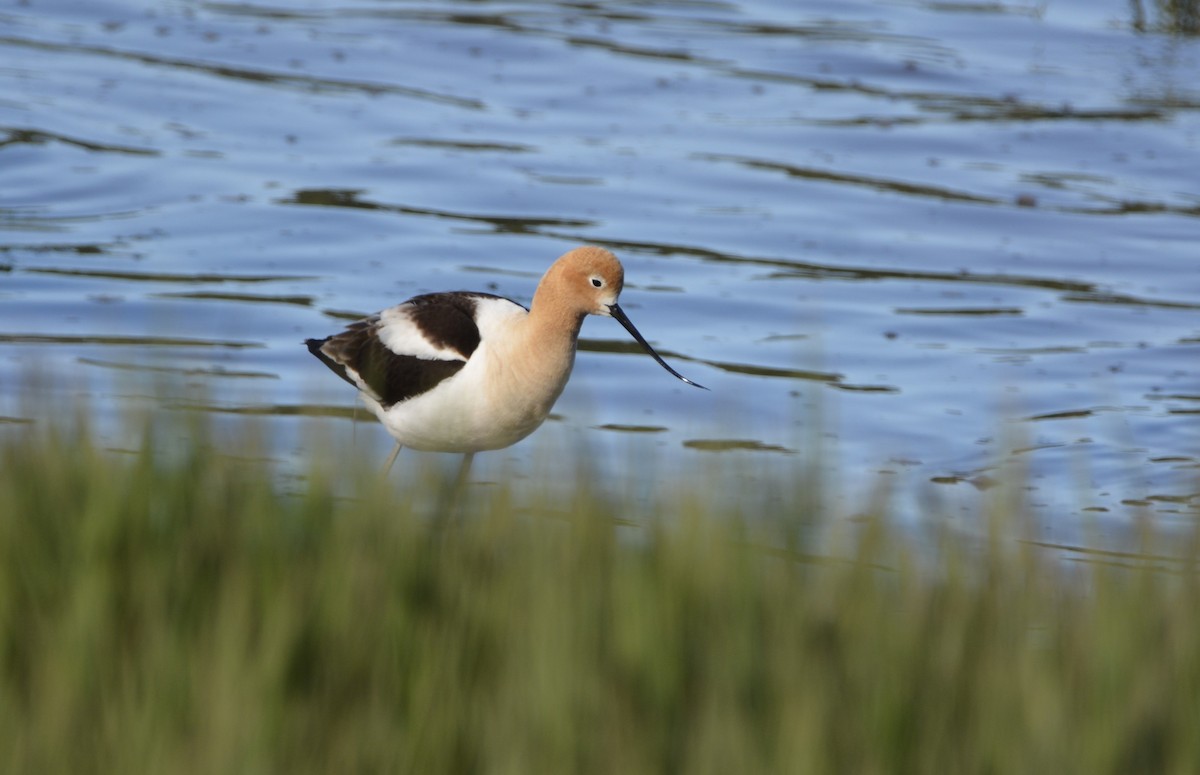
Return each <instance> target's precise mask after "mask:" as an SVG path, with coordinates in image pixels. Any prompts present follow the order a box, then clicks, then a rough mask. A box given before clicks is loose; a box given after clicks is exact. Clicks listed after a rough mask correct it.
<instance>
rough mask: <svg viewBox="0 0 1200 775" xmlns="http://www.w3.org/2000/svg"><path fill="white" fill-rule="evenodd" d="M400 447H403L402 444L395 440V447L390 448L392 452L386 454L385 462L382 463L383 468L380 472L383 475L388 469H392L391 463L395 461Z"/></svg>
mask: <svg viewBox="0 0 1200 775" xmlns="http://www.w3.org/2000/svg"><path fill="white" fill-rule="evenodd" d="M402 449H404V445H403V444H401V443H400V442H398V441H397V442H396V448H395V449H393V450H392V454H390V455H388V459H387V462H386V463H384V464H383V470H382V471H381V472H380V473H381V474H382V475H383V476H387V474H388V471H391V470H392V464H393V463H395V462H396V456H397V455H399V454H400V450H402Z"/></svg>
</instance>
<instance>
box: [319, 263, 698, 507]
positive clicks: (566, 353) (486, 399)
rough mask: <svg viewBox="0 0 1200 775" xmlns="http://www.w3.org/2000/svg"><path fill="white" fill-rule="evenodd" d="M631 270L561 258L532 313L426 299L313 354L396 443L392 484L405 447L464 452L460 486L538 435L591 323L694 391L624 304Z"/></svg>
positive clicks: (473, 299) (498, 302)
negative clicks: (483, 458) (478, 456)
mask: <svg viewBox="0 0 1200 775" xmlns="http://www.w3.org/2000/svg"><path fill="white" fill-rule="evenodd" d="M624 284H625V270H624V268H623V267H622V265H621V262H620V260H618V259H617V257H616V256H615V255H614V254H613V253H612V252H611V251H609V250H607V249H605V248H602V247H597V246H594V245H585V246H582V247H577V248H574V249H573V250H569V251H567V252H566V253H564V254H563V255H562V256H560V257H559V258H558V259H557V260H556V261H555V262H554V263H553V264H551V265H550V268H549V269H548V270H546V273H545V274H544V275H543V276H542V278H541V280H540V282H539V283H538V286H537V290H536V291H535V292H534V294H533V301H532V303H531V304H530V305H529V307H528V308H526V307H524V306H523V305H521V304H518V303H517V302H515V301H512V300H511V299H507V298H504V297H503V296H497V295H494V294H491V293H483V292H479V291H451V292H440V293H426V294H421V295H419V296H414V297H412V298H411V299H409V300H407V301H405V302H402V303H400V304H397V305H395V306H393V307H389V308H387V309H384V310H382V311H380V312H377V313H375V314H373V315H370V316H368V317H365V318H362V319H361V320H357V321H355V322H353V323H351V324H349V325H348V326H347V327H346V328H345V330H343V331H341V332H340V333H336V334H333V335H332V336H327V337H325V338H323V339H306V340H305V342H304V343H305V345H307V347H308V350H309V352H310V353H312V354H313V355H314V356H316V357H317V359H318V360H320V361H321V362H322V363H323V364H325V366H327V367H328V368H329V369H330V371H332V372H333V373H334V374H337V375H338V376H339V377H341V378H342V379H343V380H345V381H346V382H348V383H350V384H351V385H353V386H354V387H355V388H357V390H358V392H359V394H360V396H361V398H362V400H363V402H364V403H365V404H366V405H367V407H368V408H369V409H370V410H371V411H372V412H373V413H374V414H375V416H376V417H377V418H378V419H379V421H380V422H381V423H382V424H383V426H384V428H386V429H387V431H388V433H389V434H391V436H392V437H393V438H395V440H396V446H395V448H394V449H393V450H392V453H391V456H390V457H389V458H388V460H387V462H386V463H385V465H384V468H383V471H384V473H385V474H386V473H387V472H388V471H390V470H391V467H392V465H393V463H394V462H395V460H396V457H397V455H399V453H400V450H401V449H403V448H404V447H408V448H410V449H414V450H417V451H426V452H461V453H463V455H464V457H463V460H462V464H461V467H460V469H459V474H458V479H457V483H458V485H459V486H461V485H462V484H463V482H465V480H466V476H467V473H468V471H469V469H470V466H471V461H472V459H473V457H474V455H475V453H477V452H483V451H487V450H496V449H502V448H504V447H508V446H511V445H512V444H515V443H517V442H518V441H520V440H521V439H524V438H525V437H526V436H528V435H529V434H531V433H533V431H534V430H536V429H537V428H538V426H540V425H541V424H542V422H543V421H545V419H546V417H547V415H549V413H550V410H551V408H552V407H553V406H554V402H555V401H556V400H557V399H558V397H559V395H561V394H562V392H563V388H565V387H566V384H567V380H568V378H569V377H570V376H571V369H572V367H573V366H574V364H575V351H576V349H577V345H578V342H579V330H580V327H581V326H582V325H583V320H584V318H585V317H587V316H588V315H599V316H602V317H612V318H613V319H615V320H616V321H617V322H618V323H620V324H621V325H622V326H623V327H624V328H625V330H626V331H628V332H629V333H630V334H631V335H632V336H633V338H634V340H635V341H636V342H637V343H638V344H640V345H641V346H642V348H643V349H644V350H645V351H646V352H647V353H648V354H649V355H650V356H651V357H652V358H654V360H655V361H657V362H658V364H659V365H660V366H662V367H663V368H664V369H666V370H667V371H668V372H669V373H670V374H672V375H673V376H675V377H676V378H677V379H679V380H681V381H682V382H684V383H685V384H688V385H692V386H693V387H697V388H700V389H702V390H708V388H706V387H704V386H703V385H701V384H699V383H696V382H693V381H692V380H690V379H688V378H687V377H685V376H683V375H682V374H680V373H679V372H678V371H676V370H675V369H673V368H671V366H670V365H668V364H667V362H666V361H664V360H663V359H662V356H660V355H659V354H658V353H657V352H655V350H654V348H653V347H651V346H650V343H649V342H647V341H646V339H645V338H644V337H643V336H642V335H641V333H639V332H638V330H637V328H636V327H634V325H633V323H632V322H631V321H630V320H629V317H628V316H627V315H626V314H625V311H624V310H622V309H621V307H620V305H619V304H618V303H617V298H618V297H619V296H620V294H621V290H622V288H623V287H624Z"/></svg>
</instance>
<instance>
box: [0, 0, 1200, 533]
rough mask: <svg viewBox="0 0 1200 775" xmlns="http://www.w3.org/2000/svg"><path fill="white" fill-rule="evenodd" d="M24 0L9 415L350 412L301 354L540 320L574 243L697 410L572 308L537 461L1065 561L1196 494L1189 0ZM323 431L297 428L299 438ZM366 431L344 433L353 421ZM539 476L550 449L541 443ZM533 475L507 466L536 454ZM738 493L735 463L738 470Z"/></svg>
mask: <svg viewBox="0 0 1200 775" xmlns="http://www.w3.org/2000/svg"><path fill="white" fill-rule="evenodd" d="M1180 6H1181V8H1182V9H1183V10H1179V11H1177V12H1176V15H1175V16H1169V15H1166V14H1165V13H1164V12H1161V11H1159V10H1158V9H1157V8H1156V7H1143V4H1140V3H1132V4H1131V3H1127V2H1107V3H1093V2H1085V1H1084V0H1072V1H1071V2H1042V3H1036V4H1034V3H1028V4H1007V3H942V2H903V1H895V2H882V1H881V2H837V3H829V2H825V3H821V2H812V3H795V2H792V0H775V1H774V2H771V1H769V0H765V1H763V2H702V1H695V2H690V1H685V0H680V1H677V2H670V1H667V0H662V1H658V2H656V1H654V0H642V1H640V2H616V3H604V4H603V5H599V4H580V3H552V2H542V1H541V0H539V1H538V2H491V1H490V0H476V1H474V2H337V3H335V2H330V1H328V0H326V1H324V2H320V1H316V0H314V1H311V2H298V1H297V2H275V3H270V4H248V3H237V2H230V3H216V2H207V3H206V2H191V1H189V2H184V1H182V0H178V1H172V0H157V2H153V3H142V2H137V3H135V2H119V1H116V2H105V1H102V0H101V1H98V0H86V2H85V1H84V0H76V2H65V1H64V2H42V1H41V0H24V2H20V3H18V4H16V5H10V6H9V7H8V8H7V9H6V10H5V11H3V12H0V28H2V29H3V32H2V33H0V180H3V185H2V186H0V364H3V366H2V371H0V380H2V382H0V416H3V417H4V418H6V419H10V420H18V421H19V420H29V419H40V418H39V417H34V416H32V415H33V414H34V413H33V412H32V411H31V410H29V409H28V407H27V405H26V404H25V403H24V401H23V400H22V399H23V398H24V395H23V394H24V390H25V388H24V387H23V385H24V381H23V380H24V377H25V376H26V375H27V374H28V373H29V372H30V371H31V370H33V369H35V368H36V369H37V370H39V371H41V372H42V373H43V374H45V375H46V376H49V377H50V378H51V384H53V385H55V386H56V387H55V388H53V389H52V392H51V394H50V396H51V397H52V398H53V399H54V400H56V401H57V402H59V405H60V406H62V407H69V406H77V405H82V404H88V405H90V406H92V407H93V408H94V409H95V410H96V411H97V412H98V413H99V414H100V415H101V416H105V417H110V418H113V419H116V418H119V416H120V413H121V411H123V409H124V408H125V407H127V406H129V405H131V404H133V405H142V406H145V405H150V406H155V407H167V408H174V407H177V406H180V405H184V404H188V403H191V402H192V401H193V399H192V398H185V397H183V396H176V397H175V398H168V397H164V396H163V395H162V394H161V393H157V392H155V391H153V390H149V389H147V388H146V387H145V386H144V384H143V382H142V381H141V380H138V379H136V376H138V375H144V376H147V377H150V378H155V379H157V378H161V377H164V376H165V377H167V378H171V377H173V378H174V379H175V380H176V383H175V384H176V385H182V386H183V387H184V388H187V389H191V388H197V389H198V390H199V391H200V392H201V393H202V394H203V396H204V398H203V402H204V405H205V406H207V407H208V408H211V409H213V410H217V411H221V412H233V413H239V414H245V413H253V414H256V415H260V416H263V417H266V418H268V420H267V427H268V428H269V429H270V432H271V433H272V434H273V436H274V438H275V439H276V446H277V448H276V451H275V453H274V454H276V456H278V457H280V458H284V459H288V460H292V461H302V460H303V459H304V458H305V456H306V455H308V454H309V452H310V450H309V448H308V446H307V444H306V442H305V440H304V433H303V431H304V429H305V428H306V427H307V426H308V425H309V424H311V423H314V422H317V423H325V424H330V423H332V424H334V426H335V427H337V428H344V429H348V428H349V427H350V426H351V425H354V426H355V430H354V437H355V440H356V443H359V444H364V445H370V446H372V447H378V449H379V453H380V455H381V458H382V455H383V454H384V453H385V450H386V449H387V447H388V446H389V441H388V439H387V437H386V435H385V434H384V433H383V432H382V431H381V430H379V429H378V428H374V427H371V426H370V425H365V424H361V423H360V424H354V423H350V422H348V418H352V417H353V416H354V415H353V412H352V411H350V407H352V406H353V402H354V398H353V395H351V392H350V391H349V390H348V389H347V387H346V386H345V384H344V383H342V382H340V381H339V380H337V379H336V378H334V377H333V376H332V375H330V374H328V373H327V372H325V370H324V369H323V368H322V367H321V366H320V364H319V363H317V362H316V361H315V360H313V359H312V358H311V356H309V355H308V353H307V352H306V351H305V349H304V348H303V347H302V346H300V340H302V339H303V338H305V337H308V336H321V335H325V334H328V333H332V332H333V331H335V330H337V329H338V328H339V327H340V326H341V325H342V324H343V323H344V322H345V317H346V315H347V314H348V313H349V314H360V313H368V312H371V311H374V310H376V309H379V308H381V307H384V306H388V305H390V304H393V303H395V302H397V301H400V300H403V299H404V298H407V297H408V296H410V295H412V294H414V293H418V292H423V291H429V290H447V289H457V288H473V289H482V290H491V291H493V292H498V293H503V294H505V295H509V296H512V297H513V298H515V299H517V300H519V301H523V302H526V303H527V302H528V300H529V298H530V296H531V294H532V290H533V287H534V286H535V284H536V282H537V278H538V277H539V276H540V274H541V272H542V271H544V269H545V267H546V266H547V265H548V264H549V263H550V262H551V261H552V260H553V259H554V258H555V257H557V256H558V255H559V254H561V253H562V252H564V251H565V250H566V249H568V248H570V247H572V246H574V245H576V244H580V243H595V244H600V245H606V246H609V247H611V248H612V249H613V250H615V251H616V252H617V253H618V255H620V256H621V258H622V259H623V260H624V262H625V264H626V273H627V290H626V292H625V294H624V295H623V297H622V304H623V306H625V307H626V309H627V310H628V311H629V313H630V316H631V317H632V318H633V320H634V321H635V322H636V323H637V325H638V326H639V327H640V328H641V329H642V331H643V333H644V334H646V336H647V337H648V338H650V340H651V341H653V342H654V343H655V344H656V345H658V346H660V347H661V348H662V351H663V353H664V355H666V356H667V357H668V359H670V360H671V361H672V362H673V363H674V365H675V366H677V367H678V368H679V369H680V371H682V372H683V373H684V374H686V375H688V376H690V377H692V378H694V379H695V380H697V381H699V382H701V383H704V384H706V385H708V386H709V387H710V388H712V392H711V393H702V392H700V391H696V390H693V389H691V388H688V387H686V386H684V385H681V384H679V383H677V382H675V381H674V380H673V379H671V378H670V377H669V376H668V375H666V374H665V373H663V372H662V371H661V370H660V369H659V368H658V367H657V366H656V365H654V363H653V362H652V361H651V360H650V359H649V358H646V357H645V356H644V355H642V354H641V353H640V351H639V350H638V349H637V347H636V345H634V344H633V343H632V342H629V341H627V337H626V335H625V332H624V331H622V330H621V329H620V328H619V326H617V325H616V324H615V323H613V322H612V321H607V320H599V319H593V320H589V321H588V322H587V323H586V324H585V326H584V336H585V341H584V342H583V345H582V352H581V354H580V357H579V359H578V361H577V366H576V373H575V376H574V378H573V380H572V382H571V385H570V386H569V387H568V389H567V392H566V393H565V394H564V396H563V398H562V399H561V400H560V402H559V405H558V407H557V409H556V416H555V418H554V421H553V422H550V423H548V424H547V425H546V427H544V428H543V429H541V430H540V431H539V432H538V433H537V434H535V436H534V437H533V438H532V439H531V440H529V441H526V442H523V443H522V444H519V445H517V446H516V447H514V448H512V449H510V450H508V451H505V452H502V453H493V454H492V455H489V456H481V458H480V461H479V464H480V466H481V467H480V469H479V471H478V472H477V474H478V476H479V477H480V478H482V479H487V478H488V477H489V475H490V476H492V477H495V476H499V475H502V474H501V472H502V471H509V470H511V469H512V467H513V466H516V468H517V470H528V465H527V464H528V461H529V460H530V459H531V458H537V457H538V449H539V443H540V444H542V445H545V446H546V447H548V448H550V449H554V448H557V447H559V446H561V445H562V444H571V443H575V442H577V441H584V442H585V443H587V444H588V445H589V447H590V448H592V449H593V450H595V452H596V455H597V460H596V461H595V463H596V465H597V466H599V468H600V469H601V470H616V469H618V468H620V467H621V466H624V465H627V463H625V462H623V456H628V455H632V456H633V457H634V458H636V459H638V460H644V459H645V457H646V453H647V452H653V453H655V456H656V457H657V459H658V461H659V462H658V463H657V464H656V466H657V467H656V469H655V470H657V471H663V472H677V473H682V474H685V475H686V474H691V473H695V472H704V471H709V470H711V469H712V467H713V465H714V460H716V461H718V462H717V463H716V465H718V466H723V465H725V464H726V463H728V465H730V466H735V465H736V466H744V469H743V470H746V471H749V472H751V473H749V474H748V476H749V477H750V478H751V479H752V480H753V479H754V478H756V477H763V478H766V477H769V476H775V475H779V474H788V473H789V472H794V471H795V470H797V467H798V466H801V465H803V464H805V463H806V462H807V461H809V460H813V459H815V458H817V457H821V459H822V460H825V461H828V463H829V464H831V466H833V467H836V470H837V471H838V476H839V480H840V481H841V482H842V486H843V492H842V493H841V494H840V498H839V501H840V506H839V510H840V511H841V512H843V513H847V514H849V513H853V512H854V511H855V510H856V509H859V508H862V507H863V505H864V504H865V502H866V499H867V493H868V491H869V490H871V489H872V488H873V487H875V486H876V485H877V483H878V482H879V481H881V480H884V481H888V482H891V484H890V487H891V488H892V489H893V491H894V492H895V498H896V499H897V500H896V502H897V503H898V504H899V505H900V507H901V508H902V510H904V511H905V512H906V513H910V514H913V515H918V514H920V513H922V512H923V511H925V510H927V509H929V508H931V507H930V506H929V505H928V504H930V503H936V504H940V505H939V506H938V507H937V508H940V509H945V510H948V511H949V512H950V513H952V514H957V513H961V514H962V515H963V516H962V519H963V520H964V521H966V522H969V521H970V518H971V517H970V515H972V514H974V513H975V512H976V510H977V507H978V501H979V498H980V493H981V492H983V491H987V490H988V488H989V486H990V485H991V484H992V483H993V482H995V481H998V480H999V479H1000V478H1003V476H1004V473H1005V472H1006V471H1009V470H1024V471H1028V473H1029V476H1030V477H1031V480H1030V481H1031V485H1032V487H1031V489H1030V491H1029V494H1028V495H1029V498H1030V500H1031V501H1032V502H1033V503H1035V504H1037V505H1038V507H1039V509H1038V513H1039V515H1040V516H1041V517H1042V527H1043V530H1044V531H1045V532H1046V533H1047V534H1049V535H1050V536H1051V537H1055V536H1071V535H1074V534H1075V533H1076V532H1077V531H1078V529H1079V528H1080V526H1081V525H1084V524H1090V523H1092V522H1094V521H1096V520H1099V521H1100V523H1101V524H1103V525H1104V526H1106V528H1108V529H1109V530H1110V531H1111V532H1113V533H1115V534H1120V533H1121V532H1122V531H1123V529H1124V528H1125V527H1127V526H1129V525H1132V524H1133V523H1134V522H1135V521H1136V520H1135V518H1136V517H1140V516H1143V515H1146V514H1154V515H1157V516H1158V517H1159V518H1160V519H1163V520H1168V521H1169V520H1175V519H1187V518H1189V515H1190V517H1194V516H1195V511H1196V508H1197V505H1198V503H1200V484H1198V482H1200V432H1198V427H1200V260H1198V259H1200V256H1198V255H1197V247H1196V240H1197V236H1198V228H1200V182H1198V180H1200V179H1198V178H1197V176H1196V170H1197V168H1198V167H1197V162H1198V153H1197V152H1198V150H1200V149H1198V131H1200V81H1197V80H1196V78H1195V73H1196V72H1200V42H1198V39H1197V38H1196V37H1194V36H1192V35H1191V34H1189V33H1192V32H1194V31H1195V28H1196V25H1195V21H1194V20H1195V18H1196V17H1195V15H1194V13H1193V14H1192V15H1191V16H1188V15H1187V8H1188V6H1187V4H1180ZM312 415H318V416H321V417H323V418H324V419H320V420H318V419H313V417H312ZM359 419H365V418H364V417H363V416H362V414H361V413H360V414H359ZM543 457H544V456H543ZM523 465H524V466H526V469H522V466H523ZM754 472H757V473H754Z"/></svg>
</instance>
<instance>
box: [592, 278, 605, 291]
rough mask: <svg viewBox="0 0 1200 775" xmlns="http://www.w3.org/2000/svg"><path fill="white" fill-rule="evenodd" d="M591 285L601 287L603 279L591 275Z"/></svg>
mask: <svg viewBox="0 0 1200 775" xmlns="http://www.w3.org/2000/svg"><path fill="white" fill-rule="evenodd" d="M592 287H593V288H603V287H604V281H603V280H601V279H600V278H599V277H593V278H592Z"/></svg>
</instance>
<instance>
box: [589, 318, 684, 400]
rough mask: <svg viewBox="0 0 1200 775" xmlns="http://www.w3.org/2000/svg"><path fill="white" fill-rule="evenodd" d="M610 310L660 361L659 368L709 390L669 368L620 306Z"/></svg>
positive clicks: (644, 347)
mask: <svg viewBox="0 0 1200 775" xmlns="http://www.w3.org/2000/svg"><path fill="white" fill-rule="evenodd" d="M608 310H609V312H611V313H612V316H613V317H614V318H616V321H617V322H618V323H620V324H621V325H623V326H625V330H626V331H628V332H629V333H630V334H632V335H633V338H634V339H636V340H637V343H638V344H640V345H641V346H642V348H643V349H644V350H645V351H646V352H648V353H650V357H651V358H653V359H654V360H656V361H658V365H659V366H662V367H663V368H664V369H666V370H667V371H669V372H671V373H672V374H674V375H675V376H676V377H677V378H678V379H680V380H682V381H684V382H686V383H687V384H689V385H692V386H693V387H698V388H700V389H701V390H708V388H706V387H704V386H703V385H701V384H700V383H699V382H692V381H691V380H690V379H688V378H687V377H685V376H683V375H682V374H680V373H679V372H677V371H675V369H672V368H671V367H670V366H668V365H667V362H666V361H664V360H663V359H662V356H661V355H659V354H658V353H656V352H654V348H653V347H651V346H650V343H649V342H647V341H646V340H645V338H643V337H642V335H641V334H640V333H638V330H637V329H636V328H634V327H633V323H631V322H629V318H628V317H626V316H625V311H624V310H623V309H621V307H620V305H618V304H610V305H608Z"/></svg>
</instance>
